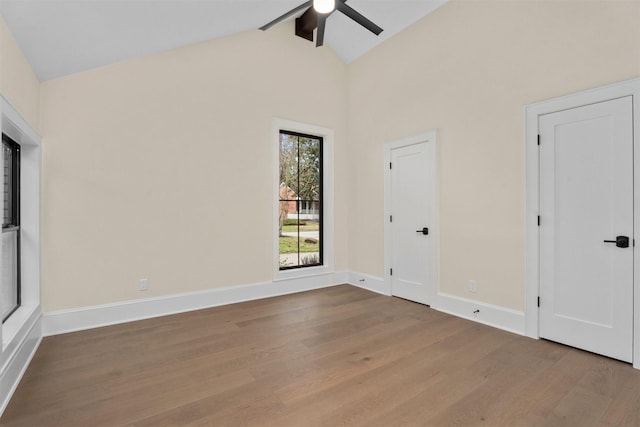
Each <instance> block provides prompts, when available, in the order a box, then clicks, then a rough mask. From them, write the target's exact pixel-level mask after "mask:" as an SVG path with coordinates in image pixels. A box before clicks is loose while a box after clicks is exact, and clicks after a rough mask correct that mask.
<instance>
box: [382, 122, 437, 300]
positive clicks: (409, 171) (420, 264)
mask: <svg viewBox="0 0 640 427" xmlns="http://www.w3.org/2000/svg"><path fill="white" fill-rule="evenodd" d="M385 160H386V161H385V169H386V173H385V181H386V186H385V205H386V209H385V212H386V214H387V215H386V218H385V261H386V262H385V264H386V265H385V270H386V271H385V276H386V279H387V281H388V284H389V289H390V293H391V294H392V295H395V296H399V297H401V298H405V299H408V300H411V301H416V302H419V303H422V304H427V305H432V304H434V303H435V296H436V293H437V274H436V265H437V255H436V247H437V246H436V235H437V229H436V141H435V132H430V133H429V134H425V135H420V136H417V137H414V138H409V139H405V140H401V141H396V142H393V143H388V144H386V145H385ZM425 228H426V229H427V230H423V229H425ZM425 233H427V234H425Z"/></svg>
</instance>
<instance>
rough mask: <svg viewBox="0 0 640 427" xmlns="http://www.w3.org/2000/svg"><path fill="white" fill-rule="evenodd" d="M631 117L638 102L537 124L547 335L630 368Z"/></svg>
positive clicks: (603, 105) (543, 331)
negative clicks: (610, 358) (618, 360)
mask: <svg viewBox="0 0 640 427" xmlns="http://www.w3.org/2000/svg"><path fill="white" fill-rule="evenodd" d="M632 120H633V117H632V99H631V97H625V98H620V99H615V100H611V101H606V102H600V103H597V104H592V105H586V106H583V107H578V108H573V109H570V110H565V111H560V112H556V113H552V114H546V115H542V116H540V119H539V133H540V312H539V314H540V336H541V337H543V338H547V339H550V340H553V341H558V342H561V343H565V344H568V345H571V346H574V347H579V348H582V349H585V350H589V351H592V352H595V353H599V354H603V355H606V356H609V357H613V358H616V359H620V360H624V361H627V362H631V360H632V348H633V250H634V248H633V243H634V242H633V121H632ZM617 236H620V237H617ZM624 237H627V238H628V239H629V244H628V247H626V245H625V244H624V243H625V242H624ZM607 241H609V242H607Z"/></svg>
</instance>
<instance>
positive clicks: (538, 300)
mask: <svg viewBox="0 0 640 427" xmlns="http://www.w3.org/2000/svg"><path fill="white" fill-rule="evenodd" d="M538 307H540V297H538Z"/></svg>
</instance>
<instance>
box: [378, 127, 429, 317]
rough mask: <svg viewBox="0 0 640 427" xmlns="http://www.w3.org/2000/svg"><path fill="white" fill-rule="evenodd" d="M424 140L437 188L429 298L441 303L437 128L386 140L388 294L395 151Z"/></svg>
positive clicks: (385, 221) (388, 293)
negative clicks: (392, 172)
mask: <svg viewBox="0 0 640 427" xmlns="http://www.w3.org/2000/svg"><path fill="white" fill-rule="evenodd" d="M420 143H427V149H428V152H427V157H428V163H427V164H426V165H425V167H426V168H427V169H428V173H429V180H430V181H431V182H432V183H433V186H434V191H433V192H432V194H433V197H432V200H429V215H430V216H431V218H433V222H432V223H431V224H430V225H429V235H430V236H431V239H430V242H429V249H430V250H431V252H432V253H433V254H434V257H435V259H434V260H433V261H434V262H433V266H434V268H433V270H432V271H430V272H428V280H429V281H431V283H433V284H434V286H433V287H432V288H431V289H432V291H431V295H429V296H428V299H429V300H430V301H431V307H437V296H438V289H439V284H438V265H439V255H438V235H439V233H438V208H437V206H438V199H439V191H438V170H437V165H438V161H437V159H438V135H437V132H436V131H435V130H431V131H429V132H425V133H422V134H419V135H415V136H411V137H407V138H403V139H399V140H394V141H389V142H386V143H385V144H384V218H383V221H384V286H385V290H386V292H385V293H386V294H387V295H392V292H393V289H392V284H391V274H390V269H391V268H392V265H391V264H392V262H391V261H392V259H391V252H392V249H391V246H392V235H393V234H392V227H391V222H390V221H389V217H390V215H391V170H390V168H389V164H390V163H391V152H392V151H393V150H395V149H398V148H403V147H408V146H411V145H416V144H420Z"/></svg>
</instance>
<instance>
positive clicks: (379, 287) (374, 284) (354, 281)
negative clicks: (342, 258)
mask: <svg viewBox="0 0 640 427" xmlns="http://www.w3.org/2000/svg"><path fill="white" fill-rule="evenodd" d="M347 277H348V278H347V283H349V284H350V285H353V286H357V287H359V288H362V289H366V290H368V291H371V292H376V293H378V294H382V295H387V296H389V295H391V289H390V288H389V285H388V284H387V283H385V281H384V279H383V278H381V277H375V276H369V275H367V274H362V273H358V272H354V271H350V272H349V273H348V275H347Z"/></svg>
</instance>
